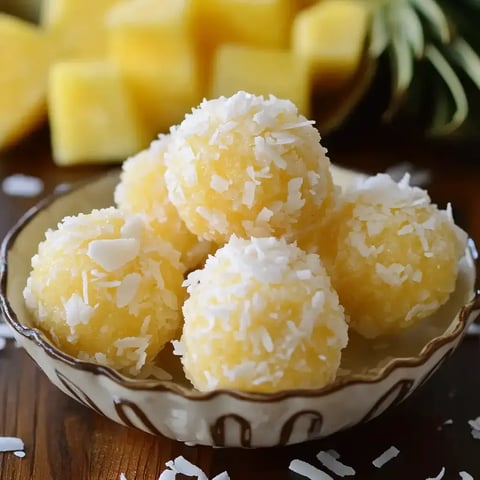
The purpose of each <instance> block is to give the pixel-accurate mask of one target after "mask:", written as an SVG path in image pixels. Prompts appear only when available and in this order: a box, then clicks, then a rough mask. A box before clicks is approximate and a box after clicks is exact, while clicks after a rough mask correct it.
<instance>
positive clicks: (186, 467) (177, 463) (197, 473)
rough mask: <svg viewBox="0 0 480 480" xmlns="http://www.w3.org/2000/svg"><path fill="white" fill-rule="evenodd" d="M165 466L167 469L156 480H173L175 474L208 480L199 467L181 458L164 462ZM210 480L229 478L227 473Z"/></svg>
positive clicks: (225, 479)
mask: <svg viewBox="0 0 480 480" xmlns="http://www.w3.org/2000/svg"><path fill="white" fill-rule="evenodd" d="M165 465H166V466H167V467H168V469H167V470H164V471H163V472H162V473H161V475H160V477H159V479H158V480H175V478H176V475H177V474H181V475H186V476H187V477H197V480H208V477H207V475H206V474H205V472H204V471H203V470H202V469H201V468H200V467H198V466H197V465H194V464H193V463H191V462H189V461H188V460H187V459H186V458H184V457H182V456H179V457H177V458H175V459H174V460H170V461H168V462H166V463H165ZM212 480H230V477H229V475H228V473H227V472H222V473H219V474H218V475H216V476H215V477H214V478H212Z"/></svg>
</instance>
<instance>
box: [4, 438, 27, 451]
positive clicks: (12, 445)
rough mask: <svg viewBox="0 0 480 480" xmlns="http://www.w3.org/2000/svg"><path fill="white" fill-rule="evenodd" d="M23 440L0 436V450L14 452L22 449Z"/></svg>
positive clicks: (23, 446)
mask: <svg viewBox="0 0 480 480" xmlns="http://www.w3.org/2000/svg"><path fill="white" fill-rule="evenodd" d="M24 448H25V445H24V444H23V440H22V439H21V438H18V437H0V452H16V451H20V450H24Z"/></svg>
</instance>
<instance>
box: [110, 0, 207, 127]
mask: <svg viewBox="0 0 480 480" xmlns="http://www.w3.org/2000/svg"><path fill="white" fill-rule="evenodd" d="M107 25H108V45H109V58H110V59H111V60H112V61H113V62H114V63H115V64H116V65H118V67H119V68H120V70H121V71H122V74H123V76H124V78H125V81H126V82H127V85H128V88H129V90H130V92H131V93H132V97H133V99H134V101H135V102H136V105H137V107H138V110H139V111H140V112H141V114H142V116H143V119H144V121H145V124H146V125H148V127H149V129H150V133H151V134H157V133H158V132H163V131H166V130H168V128H169V127H170V126H171V125H172V124H175V123H178V122H179V121H180V120H182V119H183V117H184V115H185V113H186V112H187V111H188V110H190V109H191V108H192V107H194V106H195V105H196V104H197V103H198V102H199V101H200V100H201V91H200V87H199V77H198V72H197V61H196V53H195V49H194V45H193V41H192V39H191V35H190V9H189V3H188V2H187V1H186V0H135V1H132V0H129V1H124V2H122V3H120V4H119V5H117V6H116V7H114V8H113V9H112V10H111V11H110V12H109V14H108V18H107Z"/></svg>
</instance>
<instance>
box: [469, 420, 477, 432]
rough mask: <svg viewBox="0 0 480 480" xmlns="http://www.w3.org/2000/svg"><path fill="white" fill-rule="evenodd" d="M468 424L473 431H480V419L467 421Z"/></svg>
mask: <svg viewBox="0 0 480 480" xmlns="http://www.w3.org/2000/svg"><path fill="white" fill-rule="evenodd" d="M468 424H469V425H470V427H472V428H473V430H477V431H480V417H477V418H474V419H473V420H469V421H468Z"/></svg>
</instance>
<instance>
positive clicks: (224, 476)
mask: <svg viewBox="0 0 480 480" xmlns="http://www.w3.org/2000/svg"><path fill="white" fill-rule="evenodd" d="M212 480H230V475H229V474H228V473H227V472H222V473H219V474H218V475H215V476H214V477H213V478H212Z"/></svg>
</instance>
